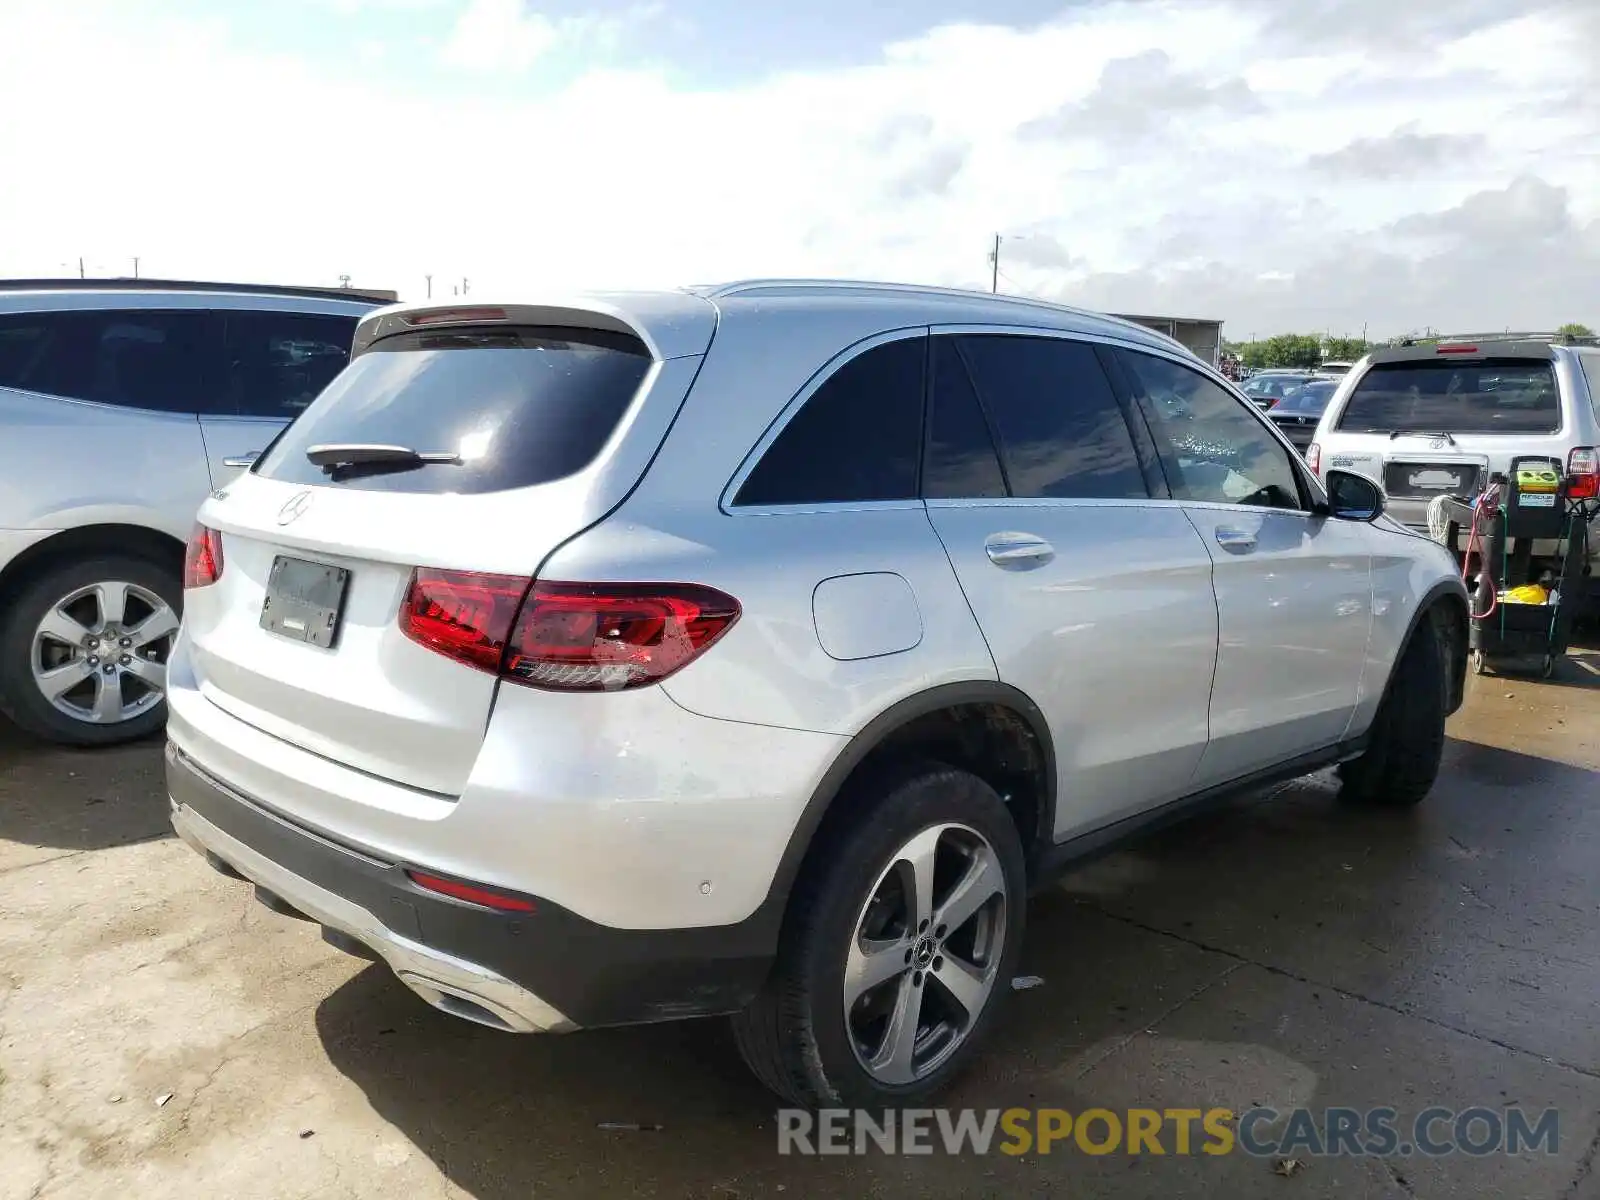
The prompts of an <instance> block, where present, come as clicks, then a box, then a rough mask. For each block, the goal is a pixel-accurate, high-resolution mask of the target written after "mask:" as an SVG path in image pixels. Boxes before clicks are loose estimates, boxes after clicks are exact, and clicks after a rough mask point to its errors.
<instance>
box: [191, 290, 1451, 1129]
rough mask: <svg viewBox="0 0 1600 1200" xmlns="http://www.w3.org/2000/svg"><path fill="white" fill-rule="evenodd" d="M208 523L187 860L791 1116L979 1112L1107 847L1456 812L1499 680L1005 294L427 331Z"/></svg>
mask: <svg viewBox="0 0 1600 1200" xmlns="http://www.w3.org/2000/svg"><path fill="white" fill-rule="evenodd" d="M200 521H201V527H200V528H199V529H197V531H196V536H195V539H194V541H193V543H192V544H191V553H190V558H189V562H190V569H189V572H188V578H187V584H188V590H187V591H186V593H185V596H186V604H187V608H186V613H185V617H184V623H183V629H182V632H181V633H180V635H179V638H178V645H177V648H176V650H175V652H174V654H173V658H172V661H171V664H170V667H169V688H168V695H169V702H170V704H171V716H170V719H169V722H168V738H169V747H168V755H167V786H168V790H169V793H170V795H171V797H172V805H173V807H172V820H173V825H174V827H175V829H176V830H177V832H178V833H179V834H180V835H181V836H182V837H183V838H184V839H185V840H187V841H188V842H189V843H190V844H191V845H192V846H194V847H195V848H196V849H198V850H200V851H202V852H203V853H204V854H205V856H206V858H207V860H208V861H209V862H211V863H212V865H214V866H216V867H218V869H220V870H222V871H223V872H224V873H228V874H233V875H238V876H243V877H244V878H246V879H248V880H250V881H252V882H253V883H254V884H255V885H256V887H257V889H258V894H259V895H261V896H262V897H263V899H264V900H266V902H267V903H268V904H269V905H271V906H275V907H277V908H278V909H279V910H287V911H290V912H295V913H298V914H301V915H304V916H306V917H309V918H310V919H311V920H313V921H315V922H317V923H318V924H320V925H321V926H322V928H323V936H324V937H326V938H327V939H329V940H330V941H332V942H333V943H334V944H335V945H340V946H343V947H345V948H347V949H349V950H351V951H352V952H354V953H358V954H362V955H365V956H368V957H372V956H376V957H378V958H381V959H382V960H384V961H385V962H386V963H387V964H388V965H389V966H390V967H391V968H392V969H393V970H394V971H395V972H396V973H397V975H398V976H399V978H400V979H401V980H402V981H404V982H405V983H406V984H407V986H409V987H410V988H411V989H412V990H413V991H415V992H416V993H417V994H418V995H419V996H421V997H422V998H423V999H424V1000H426V1001H427V1002H429V1003H431V1004H433V1005H435V1006H436V1007H438V1008H440V1009H442V1010H444V1011H445V1012H448V1013H451V1014H454V1015H456V1016H458V1017H463V1018H466V1019H468V1020H472V1021H477V1022H479V1023H481V1024H484V1025H487V1026H490V1027H493V1028H496V1029H501V1030H510V1031H520V1032H536V1031H565V1030H570V1029H574V1028H581V1027H593V1026H608V1025H619V1024H627V1023H633V1022H648V1021H660V1020H665V1019H670V1018H681V1017H690V1016H704V1015H714V1014H732V1015H733V1017H734V1024H735V1032H736V1034H737V1040H738V1043H739V1045H740V1048H741V1050H742V1052H743V1054H744V1057H745V1059H746V1061H747V1062H748V1063H749V1065H750V1066H751V1068H752V1069H753V1070H754V1072H755V1074H756V1075H757V1076H758V1077H759V1078H760V1079H761V1080H762V1081H764V1082H765V1083H766V1084H767V1085H768V1086H769V1087H770V1088H771V1089H772V1090H773V1091H775V1092H776V1093H777V1094H778V1095H780V1096H782V1097H783V1098H784V1099H785V1100H786V1101H788V1102H789V1103H794V1104H803V1105H824V1106H838V1105H852V1106H853V1105H863V1106H872V1107H878V1106H883V1105H899V1104H903V1103H909V1102H911V1101H913V1100H914V1099H915V1098H917V1097H918V1096H922V1095H926V1094H929V1093H931V1092H933V1091H936V1090H937V1089H938V1088H940V1087H941V1086H942V1085H943V1084H944V1083H946V1082H948V1081H949V1080H950V1079H951V1077H952V1075H953V1074H954V1073H955V1072H957V1071H959V1070H960V1068H961V1066H962V1065H963V1064H964V1063H965V1062H966V1061H968V1060H969V1059H970V1058H971V1056H972V1055H973V1054H974V1052H975V1051H976V1050H977V1048H978V1047H979V1045H981V1043H982V1041H983V1038H984V1036H985V1034H986V1033H987V1032H988V1031H989V1030H991V1029H992V1028H993V1027H994V1026H995V1024H996V1021H997V1019H998V1014H999V1010H1000V1005H1001V1003H1002V1002H1003V1000H1004V998H1005V997H1006V996H1007V995H1008V994H1009V993H1010V991H1011V987H1010V981H1011V978H1012V975H1013V973H1014V971H1015V969H1016V964H1017V961H1018V957H1017V956H1018V952H1019V949H1020V945H1021V935H1022V929H1023V922H1024V920H1025V917H1026V897H1027V895H1028V892H1029V890H1030V887H1032V886H1034V885H1036V884H1038V883H1040V882H1041V881H1043V880H1044V879H1046V878H1048V877H1049V876H1050V875H1051V874H1052V873H1053V872H1055V871H1056V870H1058V869H1059V868H1060V867H1061V865H1062V864H1064V863H1066V862H1068V861H1071V860H1073V859H1075V858H1076V857H1078V856H1080V855H1082V854H1084V853H1087V852H1089V851H1091V850H1093V849H1095V848H1097V847H1102V846H1104V845H1105V844H1106V843H1107V842H1108V841H1111V840H1115V839H1118V838H1121V837H1125V836H1127V835H1128V834H1129V833H1131V832H1133V831H1134V830H1136V829H1139V828H1142V827H1146V826H1148V824H1149V823H1150V822H1153V821H1157V820H1162V819H1166V818H1169V817H1171V816H1172V815H1173V814H1174V813H1175V812H1178V811H1181V810H1182V809H1183V808H1184V807H1185V806H1187V805H1192V804H1198V803H1201V802H1204V801H1205V800H1207V799H1209V798H1211V797H1213V796H1215V795H1217V794H1219V793H1221V792H1225V791H1227V790H1229V789H1231V788H1234V787H1237V786H1239V785H1241V784H1246V783H1259V782H1263V781H1267V780H1272V779H1277V778H1289V777H1292V776H1295V775H1299V774H1302V773H1304V772H1307V771H1311V770H1314V769H1317V768H1319V767H1323V766H1328V765H1332V764H1335V763H1337V764H1341V765H1340V772H1341V774H1342V778H1343V789H1344V792H1343V794H1344V796H1345V798H1346V799H1348V800H1353V801H1361V802H1370V803H1376V804H1386V805H1391V806H1404V805H1413V804H1416V803H1418V802H1419V801H1421V800H1422V799H1423V797H1424V795H1425V794H1426V793H1427V791H1428V790H1429V787H1430V786H1431V784H1432V781H1433V779H1434V775H1435V772H1436V771H1437V769H1438V765H1439V761H1440V754H1441V750H1442V747H1443V744H1444V723H1445V718H1446V716H1447V714H1448V713H1450V712H1452V711H1454V709H1455V708H1456V707H1457V706H1459V704H1460V702H1461V696H1462V683H1463V679H1464V676H1465V665H1466V643H1465V617H1466V589H1465V587H1464V585H1463V584H1462V582H1461V579H1460V577H1459V575H1458V574H1457V572H1456V568H1455V563H1454V561H1453V560H1452V559H1451V557H1450V555H1449V554H1448V552H1447V551H1446V550H1445V549H1444V548H1443V547H1442V546H1439V545H1437V544H1435V543H1433V542H1430V541H1427V540H1425V539H1420V538H1415V537H1412V536H1411V535H1410V534H1409V533H1407V532H1405V531H1404V530H1403V529H1402V528H1400V527H1399V526H1396V525H1394V524H1393V523H1391V522H1389V521H1387V520H1386V519H1385V518H1384V517H1383V516H1382V493H1381V491H1380V490H1379V489H1378V487H1377V486H1376V485H1375V484H1373V483H1372V482H1370V481H1369V480H1367V479H1364V478H1362V477H1360V476H1355V475H1348V474H1345V475H1341V474H1339V473H1338V472H1330V473H1329V475H1328V482H1327V490H1326V491H1324V489H1323V487H1322V485H1321V484H1319V483H1318V482H1317V481H1316V480H1315V479H1314V478H1313V476H1312V475H1311V472H1310V471H1309V470H1308V469H1307V467H1306V464H1305V463H1304V462H1303V461H1302V460H1301V459H1300V457H1299V456H1298V455H1296V454H1295V453H1294V451H1293V449H1292V448H1291V447H1290V446H1289V445H1287V444H1286V443H1285V442H1284V440H1283V438H1282V437H1281V436H1280V435H1279V433H1278V432H1277V431H1276V430H1275V429H1274V428H1273V427H1272V424H1271V422H1270V421H1268V420H1267V419H1266V417H1265V416H1264V415H1263V414H1262V413H1260V412H1259V411H1257V410H1256V409H1254V408H1252V406H1251V405H1250V404H1248V403H1247V402H1246V401H1244V400H1243V399H1241V398H1240V397H1239V395H1238V394H1237V393H1236V392H1235V391H1234V390H1233V389H1232V388H1231V386H1230V385H1229V384H1227V383H1226V382H1225V381H1224V380H1223V379H1222V378H1221V376H1220V375H1218V374H1217V373H1216V372H1215V371H1214V370H1212V369H1211V368H1209V367H1207V366H1206V365H1205V364H1203V363H1202V362H1201V361H1200V360H1199V359H1198V358H1197V357H1196V356H1195V355H1194V354H1193V353H1191V352H1190V351H1188V350H1187V349H1185V348H1184V347H1183V346H1181V345H1180V344H1179V343H1177V342H1176V341H1174V340H1172V339H1170V338H1168V337H1166V336H1164V335H1162V334H1159V333H1156V332H1153V331H1151V330H1149V329H1146V328H1144V327H1142V326H1139V325H1135V324H1132V323H1129V322H1126V321H1120V320H1115V319H1111V318H1106V317H1102V316H1098V315H1095V314H1091V313H1085V312H1081V311H1077V310H1073V309H1068V308H1063V307H1060V306H1056V305H1050V304H1044V303H1041V302H1035V301H1028V300H1022V299H1015V298H1010V297H997V296H992V295H989V294H988V293H971V292H953V291H942V290H937V289H931V288H913V287H895V286H891V285H873V284H854V283H828V282H805V281H792V280H790V281H766V282H762V281H754V282H746V283H739V284H728V285H724V286H720V287H707V288H693V289H686V290H683V291H679V292H667V293H636V294H626V293H623V294H608V295H606V296H603V297H596V298H593V299H585V298H583V297H570V296H567V297H561V298H559V299H552V300H550V301H548V302H546V301H542V300H541V299H540V298H539V297H530V298H528V299H526V300H522V301H517V302H514V303H504V304H485V303H483V302H475V303H474V304H473V305H471V306H470V307H466V306H452V305H448V304H433V305H407V306H403V307H400V308H394V309H390V310H387V311H385V312H382V313H377V314H373V315H370V316H368V317H367V318H365V319H364V320H363V321H362V323H361V326H360V328H359V329H358V331H357V333H356V337H355V343H354V358H353V359H352V361H351V364H350V366H349V367H348V368H346V369H345V371H344V372H343V373H342V374H341V375H340V376H339V378H338V379H337V380H336V381H335V382H334V383H333V384H332V385H331V386H330V387H328V388H327V389H326V390H325V391H324V392H323V393H322V394H321V396H319V397H318V398H317V400H316V401H315V403H314V404H313V405H312V406H311V408H310V409H309V410H308V411H307V412H306V413H305V415H304V416H303V417H302V418H301V419H300V420H299V421H297V422H296V423H295V424H294V425H292V426H291V427H290V428H289V430H288V431H287V432H286V433H285V434H284V435H283V437H282V438H280V439H279V440H278V441H277V442H276V443H275V444H274V445H273V446H272V448H271V449H269V450H268V451H267V452H266V453H265V454H264V455H263V456H262V457H261V458H260V459H259V460H258V461H257V462H256V464H255V465H254V467H252V468H251V470H249V471H247V472H245V473H243V474H241V475H240V476H239V477H238V478H237V479H236V480H235V481H234V482H233V483H231V484H230V485H229V486H227V487H226V488H225V489H223V491H222V493H220V494H218V495H214V496H213V497H211V498H210V499H209V500H207V501H206V503H205V505H204V506H203V507H202V509H201V512H200ZM1374 597H1379V598H1381V599H1380V602H1379V603H1377V604H1375V603H1374ZM1153 681H1154V683H1153ZM1156 684H1158V685H1159V686H1156ZM1090 968H1091V965H1090V964H1084V969H1086V970H1087V969H1090Z"/></svg>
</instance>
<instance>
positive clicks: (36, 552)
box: [0, 280, 380, 746]
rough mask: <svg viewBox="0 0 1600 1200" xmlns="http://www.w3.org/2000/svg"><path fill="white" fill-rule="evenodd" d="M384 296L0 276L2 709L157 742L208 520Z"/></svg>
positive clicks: (49, 728)
mask: <svg viewBox="0 0 1600 1200" xmlns="http://www.w3.org/2000/svg"><path fill="white" fill-rule="evenodd" d="M379 304H380V301H379V300H377V299H375V298H371V297H368V296H364V295H363V294H362V293H359V292H354V291H345V290H328V291H318V290H315V289H304V288H268V287H257V286H242V285H237V286H236V285H226V284H204V283H163V282H155V281H150V280H125V281H116V280H89V281H80V280H3V281H0V463H3V464H4V469H3V470H0V708H3V709H4V711H5V712H6V713H9V714H10V715H11V717H12V718H14V719H15V720H16V722H17V723H18V724H19V725H21V726H23V727H24V728H25V729H27V730H29V731H30V732H32V733H34V734H36V735H38V736H40V737H45V738H51V739H53V740H55V741H58V742H64V743H67V744H69V745H80V746H88V745H105V744H107V743H109V742H121V741H127V740H129V739H131V738H137V737H144V736H148V735H150V734H152V733H155V732H157V731H158V730H160V728H161V726H162V723H163V722H164V721H165V720H166V705H165V704H164V703H163V699H162V697H163V694H164V691H165V682H164V680H165V676H166V666H165V664H166V660H167V656H168V653H169V652H170V650H171V648H172V639H173V636H174V635H175V634H176V632H177V629H178V613H179V612H180V610H181V604H182V596H183V589H182V576H181V569H182V566H183V547H184V542H185V541H186V540H187V539H188V536H189V531H190V530H191V529H192V528H193V527H194V514H195V510H196V509H197V508H199V506H200V502H201V501H202V500H204V499H205V498H206V494H207V493H208V492H210V491H211V489H212V488H213V487H221V486H222V485H223V483H225V482H226V481H227V480H228V479H229V478H230V477H232V476H233V475H234V474H236V473H237V472H238V470H239V468H240V467H241V466H246V465H248V463H249V459H250V457H251V454H252V452H255V451H259V450H260V449H261V448H262V447H263V446H265V445H266V444H267V442H268V441H269V440H271V438H272V437H273V436H275V435H276V434H277V432H278V430H279V429H281V428H283V426H284V425H285V424H287V423H288V422H289V421H290V420H291V419H293V417H294V416H296V415H297V414H298V413H299V412H300V411H301V410H302V409H304V408H305V406H306V405H307V404H309V403H310V402H311V401H312V399H314V398H315V396H316V394H317V393H318V392H319V391H321V390H322V388H323V386H324V385H325V384H326V383H327V382H328V381H329V380H330V379H332V378H333V377H334V376H335V375H337V374H338V373H339V371H340V370H341V369H343V367H344V365H345V363H346V362H347V361H348V359H349V354H350V340H351V338H352V337H353V336H354V334H355V327H356V321H357V320H358V319H359V318H360V317H361V316H362V315H363V314H365V313H369V312H371V311H373V309H375V308H377V307H379Z"/></svg>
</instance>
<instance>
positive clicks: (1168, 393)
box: [1122, 351, 1300, 509]
mask: <svg viewBox="0 0 1600 1200" xmlns="http://www.w3.org/2000/svg"><path fill="white" fill-rule="evenodd" d="M1122 360H1123V362H1124V363H1125V364H1126V365H1127V367H1128V370H1129V371H1130V373H1131V374H1132V375H1133V377H1134V379H1135V380H1136V381H1137V382H1138V384H1139V387H1140V390H1141V391H1142V392H1143V396H1144V404H1145V411H1146V415H1147V417H1148V419H1149V421H1150V424H1151V427H1152V432H1153V433H1154V434H1155V435H1156V441H1157V443H1158V445H1159V446H1160V449H1161V463H1162V466H1163V467H1164V468H1165V469H1166V472H1167V481H1168V483H1170V484H1171V486H1172V494H1173V497H1174V498H1175V499H1178V500H1196V501H1202V502H1207V503H1214V504H1255V505H1263V506H1266V507H1268V508H1293V509H1298V508H1300V484H1299V478H1298V476H1297V475H1296V474H1295V470H1294V466H1293V464H1292V463H1291V461H1290V459H1289V452H1288V451H1287V450H1285V449H1284V448H1283V446H1282V445H1280V444H1279V442H1278V440H1277V439H1276V438H1274V437H1273V436H1272V434H1271V433H1270V432H1269V431H1268V430H1267V429H1266V428H1265V427H1264V426H1263V424H1262V422H1261V421H1260V420H1258V419H1257V418H1256V417H1254V416H1252V415H1251V414H1250V412H1249V411H1248V410H1247V409H1246V408H1245V406H1244V405H1243V404H1242V403H1241V402H1240V401H1239V400H1237V399H1235V398H1234V397H1233V396H1232V395H1230V394H1229V393H1228V392H1226V391H1224V390H1223V389H1222V388H1221V387H1219V386H1218V385H1217V384H1215V383H1213V382H1212V381H1211V380H1209V379H1207V378H1206V377H1205V376H1204V375H1201V374H1200V373H1199V372H1198V371H1191V370H1189V368H1187V367H1182V366H1179V365H1178V364H1177V363H1175V362H1170V361H1168V360H1167V359H1164V358H1156V357H1155V356H1154V355H1149V354H1138V353H1135V352H1132V351H1123V352H1122Z"/></svg>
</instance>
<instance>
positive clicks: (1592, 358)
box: [1578, 350, 1600, 421]
mask: <svg viewBox="0 0 1600 1200" xmlns="http://www.w3.org/2000/svg"><path fill="white" fill-rule="evenodd" d="M1578 362H1579V363H1580V364H1582V366H1583V377H1584V379H1586V380H1587V381H1588V383H1589V403H1590V405H1591V406H1592V407H1593V408H1594V419H1595V420H1596V421H1600V350H1586V351H1581V352H1580V353H1579V354H1578Z"/></svg>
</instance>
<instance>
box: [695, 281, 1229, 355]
mask: <svg viewBox="0 0 1600 1200" xmlns="http://www.w3.org/2000/svg"><path fill="white" fill-rule="evenodd" d="M680 290H681V291H685V292H689V293H691V294H692V295H696V296H702V297H704V298H705V299H707V300H721V299H724V298H728V297H733V296H740V295H746V294H749V293H752V292H760V291H765V290H795V291H808V290H815V291H818V292H825V291H850V292H876V293H879V294H882V295H913V296H914V295H933V296H947V297H951V298H954V299H963V300H984V301H990V302H994V303H998V304H1010V305H1016V306H1020V307H1024V308H1037V309H1044V310H1047V311H1049V312H1056V313H1063V314H1067V315H1070V316H1075V317H1088V318H1090V319H1092V320H1098V321H1109V322H1111V323H1113V324H1118V325H1125V326H1128V327H1129V328H1134V329H1139V330H1141V331H1143V332H1145V333H1153V334H1155V336H1156V337H1158V338H1162V339H1163V340H1165V341H1169V342H1171V343H1172V344H1173V345H1174V346H1177V347H1178V348H1179V349H1181V350H1184V351H1186V352H1188V353H1191V354H1192V353H1193V351H1192V350H1190V349H1189V347H1187V346H1185V345H1184V344H1183V343H1182V342H1180V341H1178V340H1177V339H1176V338H1174V337H1172V336H1171V335H1170V334H1167V333H1163V332H1162V331H1161V330H1159V329H1155V328H1152V327H1151V326H1149V325H1145V324H1143V323H1141V322H1140V321H1139V320H1137V319H1135V318H1133V317H1129V316H1127V315H1125V314H1122V313H1109V312H1104V311H1100V310H1097V309H1091V308H1079V307H1077V306H1075V305H1071V304H1063V303H1060V302H1059V301H1056V300H1043V299H1040V298H1039V297H1038V296H1027V295H1019V294H1018V293H1016V292H984V291H979V290H977V289H975V288H952V287H940V286H937V285H935V284H921V283H889V282H884V281H880V280H868V279H813V278H803V277H802V278H773V279H759V278H757V279H737V280H731V281H728V282H725V283H701V284H692V285H690V286H688V287H685V288H681V289H680ZM1164 319H1165V318H1164ZM1172 319H1174V320H1177V321H1180V322H1183V321H1189V320H1191V318H1186V317H1177V318H1172ZM1197 323H1204V324H1212V323H1213V322H1197ZM1215 324H1218V325H1220V324H1221V322H1220V321H1218V322H1215Z"/></svg>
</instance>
